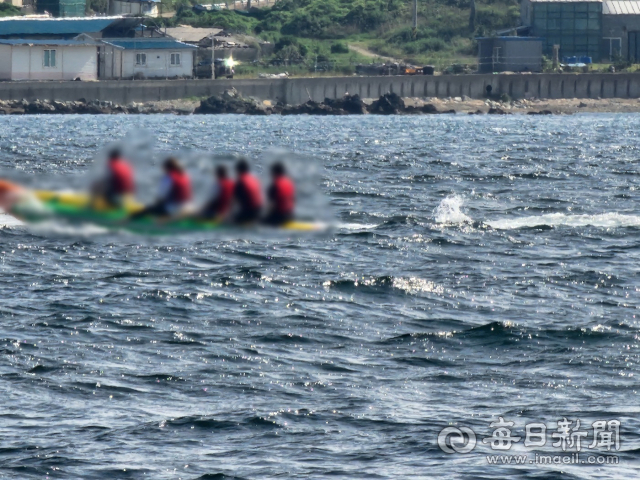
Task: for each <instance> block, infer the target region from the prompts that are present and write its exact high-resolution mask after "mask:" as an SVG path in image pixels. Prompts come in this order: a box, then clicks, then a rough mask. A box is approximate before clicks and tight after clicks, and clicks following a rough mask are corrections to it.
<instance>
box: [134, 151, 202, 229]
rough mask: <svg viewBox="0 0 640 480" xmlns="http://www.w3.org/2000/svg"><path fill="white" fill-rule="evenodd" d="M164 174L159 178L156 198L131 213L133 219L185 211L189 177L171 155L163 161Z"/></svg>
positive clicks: (189, 184)
mask: <svg viewBox="0 0 640 480" xmlns="http://www.w3.org/2000/svg"><path fill="white" fill-rule="evenodd" d="M163 168H164V176H163V177H162V179H161V180H160V188H159V192H158V200H156V202H155V203H154V204H152V205H149V206H148V207H145V208H144V209H142V210H141V211H139V212H136V213H134V214H133V215H132V218H133V219H138V218H141V217H144V216H157V217H178V216H180V215H182V214H184V213H186V209H187V207H188V205H189V202H190V201H191V198H192V193H191V178H190V177H189V174H188V173H187V172H186V171H185V169H184V167H183V166H182V165H181V164H180V162H179V161H178V160H177V159H175V158H173V157H171V158H168V159H167V160H166V161H165V162H164V166H163Z"/></svg>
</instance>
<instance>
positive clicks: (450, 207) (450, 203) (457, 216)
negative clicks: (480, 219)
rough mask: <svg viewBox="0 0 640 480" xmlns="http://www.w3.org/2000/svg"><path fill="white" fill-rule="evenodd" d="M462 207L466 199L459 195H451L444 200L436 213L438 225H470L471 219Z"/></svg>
mask: <svg viewBox="0 0 640 480" xmlns="http://www.w3.org/2000/svg"><path fill="white" fill-rule="evenodd" d="M462 205H464V198H462V197H461V196H459V195H450V196H448V197H446V198H443V199H442V200H441V201H440V204H439V205H438V206H437V207H436V209H435V212H434V219H435V221H436V223H444V224H449V225H452V224H460V223H470V222H471V218H469V217H468V216H467V215H465V214H464V213H463V212H462Z"/></svg>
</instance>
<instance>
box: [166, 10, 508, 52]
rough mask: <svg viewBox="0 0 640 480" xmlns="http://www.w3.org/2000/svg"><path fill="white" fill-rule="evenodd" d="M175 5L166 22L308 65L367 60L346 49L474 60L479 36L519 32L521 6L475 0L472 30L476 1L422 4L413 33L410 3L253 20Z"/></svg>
mask: <svg viewBox="0 0 640 480" xmlns="http://www.w3.org/2000/svg"><path fill="white" fill-rule="evenodd" d="M165 1H167V0H165ZM177 1H178V2H179V3H178V4H177V5H175V7H176V8H177V9H178V14H177V16H176V17H175V18H172V19H167V20H165V23H167V24H168V25H176V24H189V25H193V26H197V27H204V26H222V27H224V28H226V29H229V30H231V31H234V32H237V33H246V34H252V35H258V36H260V37H262V38H265V39H267V40H270V41H272V42H274V43H275V44H276V53H275V56H276V58H278V57H279V58H280V59H281V60H285V61H288V62H289V63H299V62H303V61H304V62H306V63H307V64H309V62H310V61H313V62H316V61H317V58H318V56H320V57H321V60H325V59H326V60H331V61H334V62H338V63H352V62H353V61H354V60H367V59H366V58H364V59H363V58H362V57H361V56H359V55H358V54H354V53H348V50H347V48H346V46H347V45H348V44H354V45H359V46H362V47H364V48H366V49H368V50H371V51H374V52H376V53H378V54H380V55H384V56H389V57H394V58H400V59H405V60H408V61H411V62H414V63H418V64H421V63H437V64H445V63H447V62H450V63H454V62H457V61H461V60H462V61H464V60H465V59H466V60H469V59H470V58H471V57H473V56H475V52H476V51H475V48H476V47H475V41H474V38H475V37H476V36H482V35H485V34H491V33H492V32H493V31H494V30H495V29H499V28H504V27H509V26H514V25H516V24H517V20H518V17H519V8H518V2H517V0H477V1H476V4H475V7H476V16H475V27H474V29H473V30H472V29H471V28H470V26H469V13H470V8H471V0H419V4H418V12H419V13H418V25H419V27H418V29H417V31H415V32H414V31H413V30H412V28H411V6H412V1H411V0H280V1H279V2H278V3H276V5H275V6H273V7H271V8H263V9H259V10H258V9H253V10H252V11H251V12H241V11H232V10H223V11H219V12H208V13H202V14H196V13H193V12H192V11H191V9H190V4H189V3H188V1H187V0H177ZM214 3H215V2H214ZM368 61H369V62H370V61H371V59H368Z"/></svg>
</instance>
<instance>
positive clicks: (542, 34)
mask: <svg viewBox="0 0 640 480" xmlns="http://www.w3.org/2000/svg"><path fill="white" fill-rule="evenodd" d="M520 10H521V12H520V13H521V21H522V25H523V26H525V27H527V29H528V32H527V33H528V35H530V36H533V37H539V38H543V43H542V51H543V53H544V54H545V55H549V56H550V55H551V54H552V52H553V46H554V45H559V46H560V56H561V57H564V58H567V57H576V58H582V57H590V58H591V59H592V60H593V61H594V62H597V61H610V60H614V59H617V58H619V57H621V58H623V59H626V60H631V61H634V60H635V61H637V60H640V0H522V2H521V4H520Z"/></svg>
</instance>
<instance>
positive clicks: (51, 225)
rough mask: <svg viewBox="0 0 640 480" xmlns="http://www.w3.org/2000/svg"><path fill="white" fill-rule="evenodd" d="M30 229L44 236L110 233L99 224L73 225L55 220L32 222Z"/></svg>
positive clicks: (79, 235)
mask: <svg viewBox="0 0 640 480" xmlns="http://www.w3.org/2000/svg"><path fill="white" fill-rule="evenodd" d="M29 230H30V231H31V232H32V233H35V234H36V235H43V236H44V235H47V234H53V235H60V236H76V237H92V236H95V235H104V234H106V233H109V229H107V228H105V227H101V226H99V225H93V224H83V225H71V224H67V223H59V222H56V221H55V220H49V221H46V222H40V223H35V224H30V225H29Z"/></svg>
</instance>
